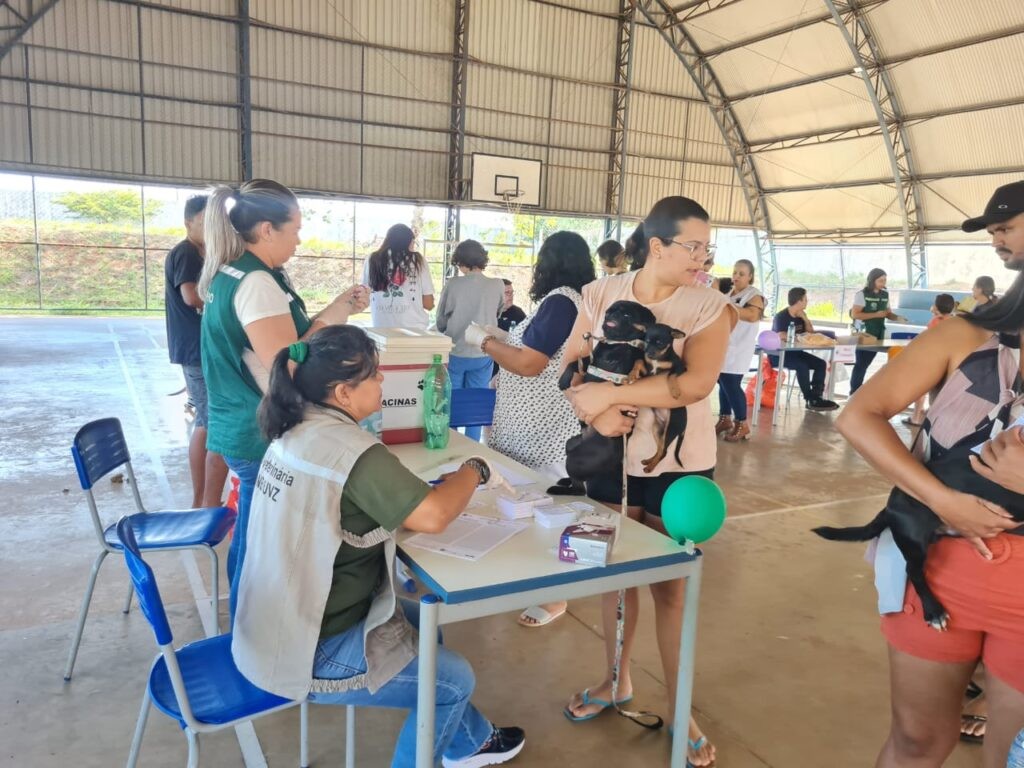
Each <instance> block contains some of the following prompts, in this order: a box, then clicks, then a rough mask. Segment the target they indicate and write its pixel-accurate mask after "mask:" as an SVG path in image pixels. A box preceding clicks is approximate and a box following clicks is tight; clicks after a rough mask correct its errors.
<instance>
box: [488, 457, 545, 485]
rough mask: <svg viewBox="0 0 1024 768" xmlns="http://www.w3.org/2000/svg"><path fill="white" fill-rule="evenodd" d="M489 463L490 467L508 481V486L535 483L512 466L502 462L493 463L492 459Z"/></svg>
mask: <svg viewBox="0 0 1024 768" xmlns="http://www.w3.org/2000/svg"><path fill="white" fill-rule="evenodd" d="M490 462H491V466H492V467H494V468H495V469H496V470H498V472H500V473H501V476H502V477H504V478H505V479H506V480H507V481H508V484H509V485H512V486H516V485H533V484H534V483H536V482H537V481H536V480H535V479H533V478H532V477H530V476H529V475H528V474H526V473H525V472H523V471H522V470H520V469H515V468H514V467H512V465H510V464H506V463H505V462H503V461H494V460H493V459H490Z"/></svg>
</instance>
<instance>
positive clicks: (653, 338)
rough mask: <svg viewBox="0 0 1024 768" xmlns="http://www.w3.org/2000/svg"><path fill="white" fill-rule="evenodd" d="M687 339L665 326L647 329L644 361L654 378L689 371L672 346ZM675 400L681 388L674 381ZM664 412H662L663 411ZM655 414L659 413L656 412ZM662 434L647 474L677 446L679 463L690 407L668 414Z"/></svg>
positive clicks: (646, 465)
mask: <svg viewBox="0 0 1024 768" xmlns="http://www.w3.org/2000/svg"><path fill="white" fill-rule="evenodd" d="M685 336H686V334H685V333H684V332H683V331H679V330H676V329H675V328H672V327H671V326H668V325H665V324H664V323H654V324H653V325H649V326H648V327H647V333H646V334H645V335H644V360H645V362H646V363H647V370H648V375H651V376H654V375H657V374H659V373H662V372H665V373H667V374H668V375H669V377H673V376H679V375H680V374H682V373H683V372H685V371H686V364H685V363H683V359H682V358H681V357H679V355H677V354H676V351H675V349H674V348H673V346H672V343H673V342H674V341H675V340H676V339H682V338H684V337H685ZM668 384H669V389H670V391H671V392H672V396H673V397H678V396H679V390H678V386H677V384H676V381H675V379H674V378H669V380H668ZM659 410H660V409H659ZM655 413H658V411H657V410H656V411H655ZM659 426H660V427H661V431H660V433H659V434H658V436H657V441H658V449H657V451H656V452H655V454H654V455H653V456H651V457H650V458H649V459H644V461H643V465H644V472H653V471H654V468H655V467H656V466H657V465H658V464H659V463H660V462H661V460H662V459H664V458H665V453H666V452H667V451H668V449H669V446H671V445H672V443H673V442H674V443H675V444H676V450H675V457H676V463H678V464H682V462H681V461H680V460H679V449H680V448H682V446H683V433H684V432H685V431H686V406H683V407H681V408H672V409H670V410H669V411H668V419H667V420H666V421H665V423H664V424H659Z"/></svg>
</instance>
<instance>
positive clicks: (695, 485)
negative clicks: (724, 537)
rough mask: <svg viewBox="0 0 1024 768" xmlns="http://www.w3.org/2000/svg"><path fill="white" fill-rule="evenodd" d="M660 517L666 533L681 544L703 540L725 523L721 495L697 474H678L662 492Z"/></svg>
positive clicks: (716, 531)
mask: <svg viewBox="0 0 1024 768" xmlns="http://www.w3.org/2000/svg"><path fill="white" fill-rule="evenodd" d="M661 519H662V522H664V523H665V530H667V531H668V534H669V536H671V537H672V538H673V539H675V540H676V541H678V542H679V543H680V544H682V543H683V542H684V541H686V540H687V539H689V540H690V541H693V542H696V543H697V544H700V543H701V542H702V541H707V540H708V539H710V538H711V537H712V536H714V535H715V534H716V533H718V529H719V528H721V527H722V523H724V522H725V494H723V493H722V489H721V488H719V487H718V485H717V484H716V483H715V482H714V481H713V480H709V479H708V478H706V477H702V476H701V475H689V476H688V477H680V478H679V479H678V480H676V481H675V482H674V483H672V485H670V486H669V487H668V490H667V491H665V496H664V497H663V498H662V500H661Z"/></svg>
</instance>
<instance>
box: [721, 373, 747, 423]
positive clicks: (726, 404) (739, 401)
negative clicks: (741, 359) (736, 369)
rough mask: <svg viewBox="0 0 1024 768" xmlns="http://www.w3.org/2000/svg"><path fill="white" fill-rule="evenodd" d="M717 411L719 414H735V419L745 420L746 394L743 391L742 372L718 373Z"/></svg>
mask: <svg viewBox="0 0 1024 768" xmlns="http://www.w3.org/2000/svg"><path fill="white" fill-rule="evenodd" d="M718 406H719V409H718V413H719V415H721V416H733V415H735V416H736V421H746V420H747V395H746V393H745V392H744V391H743V374H742V373H721V374H719V375H718Z"/></svg>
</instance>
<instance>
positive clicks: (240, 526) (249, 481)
mask: <svg viewBox="0 0 1024 768" xmlns="http://www.w3.org/2000/svg"><path fill="white" fill-rule="evenodd" d="M224 461H225V462H226V463H227V465H228V469H230V470H231V471H232V472H234V473H235V474H236V475H238V517H236V518H235V531H234V533H233V534H232V535H231V547H230V548H229V549H228V581H229V582H230V583H231V592H230V597H229V600H230V602H229V607H230V609H231V624H232V626H233V625H234V623H235V606H236V605H238V582H239V581H240V580H241V577H242V562H243V561H244V560H245V531H246V529H247V528H248V527H249V507H251V506H252V492H253V490H254V489H255V488H256V476H257V475H258V474H259V473H260V464H261V463H262V462H261V461H252V460H251V459H233V458H231V457H230V456H225V457H224Z"/></svg>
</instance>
